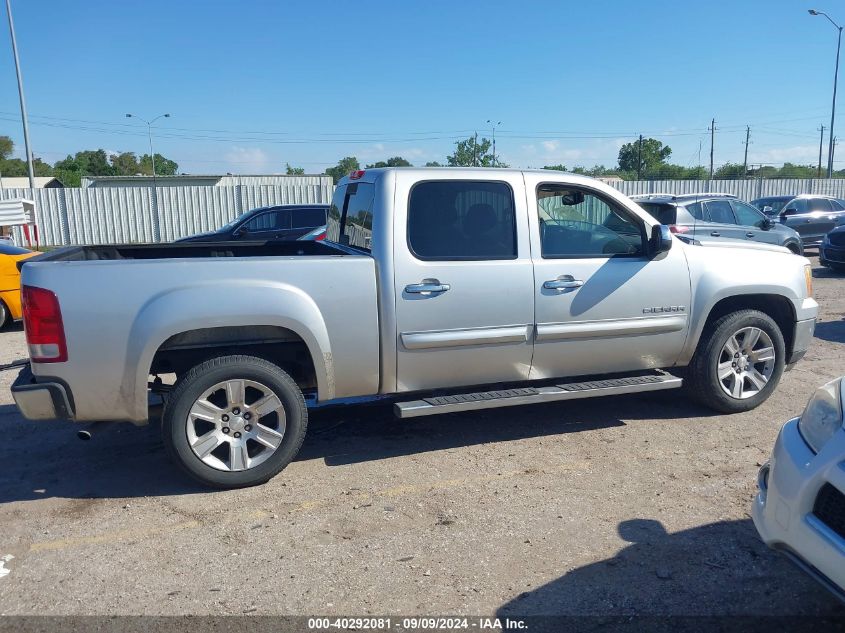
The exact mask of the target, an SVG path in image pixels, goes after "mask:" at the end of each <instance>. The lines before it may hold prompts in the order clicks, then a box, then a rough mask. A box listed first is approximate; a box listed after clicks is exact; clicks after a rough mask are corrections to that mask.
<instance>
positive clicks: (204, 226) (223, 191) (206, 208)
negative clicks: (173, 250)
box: [157, 187, 242, 242]
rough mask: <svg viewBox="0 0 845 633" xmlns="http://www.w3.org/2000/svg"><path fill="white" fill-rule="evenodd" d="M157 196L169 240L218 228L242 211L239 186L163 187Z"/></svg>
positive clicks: (163, 232)
mask: <svg viewBox="0 0 845 633" xmlns="http://www.w3.org/2000/svg"><path fill="white" fill-rule="evenodd" d="M157 199H158V217H159V228H160V231H161V239H162V241H165V242H170V241H173V240H175V239H179V238H180V237H187V236H188V235H193V234H195V233H204V232H206V231H212V230H214V229H218V228H220V227H221V226H223V225H224V224H226V223H227V222H230V221H231V220H234V219H235V218H236V217H238V215H240V214H241V213H242V208H241V205H240V196H239V195H238V187H159V188H158V189H157Z"/></svg>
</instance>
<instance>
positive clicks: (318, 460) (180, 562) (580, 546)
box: [0, 259, 845, 616]
mask: <svg viewBox="0 0 845 633" xmlns="http://www.w3.org/2000/svg"><path fill="white" fill-rule="evenodd" d="M814 263H815V265H816V269H815V276H816V280H815V283H816V297H817V299H818V301H819V302H820V304H821V306H822V313H821V322H820V323H819V325H818V328H817V330H816V339H815V341H814V343H813V346H812V348H811V349H810V351H809V353H808V354H807V356H806V358H805V360H804V361H803V362H802V363H800V364H799V365H798V367H797V368H796V369H795V370H793V371H792V372H789V373H787V374H785V376H784V379H783V381H782V383H781V386H780V388H779V390H778V391H777V392H776V394H775V395H774V396H773V397H772V398H770V399H769V401H768V402H766V403H765V404H764V405H763V406H762V407H760V408H759V409H757V410H755V411H752V412H750V413H746V414H741V415H734V416H720V415H714V414H712V413H710V412H709V411H707V410H705V409H701V408H698V407H697V406H694V405H692V404H689V403H687V402H686V401H685V400H684V399H683V398H682V397H681V395H680V393H679V392H665V393H661V394H656V395H655V394H644V395H643V396H623V397H617V398H606V399H600V400H585V401H578V402H575V403H570V404H556V405H548V406H546V405H542V406H532V407H522V408H514V409H502V410H497V411H483V412H476V413H466V414H451V415H443V416H437V417H431V418H420V419H418V420H411V421H405V422H401V421H398V420H396V419H394V418H393V416H392V414H391V412H390V407H389V406H387V405H384V404H379V405H371V406H361V407H349V408H335V409H322V410H319V411H314V412H313V414H312V427H311V432H310V434H309V437H308V438H307V439H306V442H305V446H304V447H303V450H302V453H301V455H300V457H299V459H298V461H296V462H295V463H293V464H292V465H291V466H290V467H288V469H287V470H286V471H284V472H283V473H282V474H281V475H280V476H278V477H276V478H275V479H274V480H273V481H271V482H270V483H269V484H267V485H265V486H262V487H258V488H253V489H249V490H241V491H234V492H208V491H206V490H204V489H200V488H197V487H195V486H194V485H192V484H191V483H190V482H189V481H187V480H186V479H185V477H183V476H182V475H181V473H180V472H178V471H177V470H176V469H175V468H174V467H173V466H171V464H170V463H169V462H168V461H167V459H166V458H165V455H164V450H163V448H162V445H161V442H160V439H159V435H158V429H157V428H153V427H148V428H140V429H138V428H133V427H130V426H119V425H116V426H112V427H110V428H108V429H106V430H104V431H102V432H101V433H100V434H98V435H95V436H94V439H93V440H91V441H90V442H87V443H85V442H80V441H78V440H77V439H76V438H75V435H74V430H75V427H74V425H73V424H70V423H42V424H37V423H29V422H26V421H24V420H23V419H22V418H21V417H20V416H19V415H18V413H17V410H16V408H15V406H14V404H13V402H12V399H11V395H10V393H9V389H8V386H9V384H10V383H11V381H12V380H13V378H14V374H13V372H3V373H0V424H2V430H3V432H4V436H5V437H6V438H7V441H6V442H4V443H3V444H2V448H0V459H2V469H0V525H2V526H3V539H2V542H0V559H2V558H3V557H4V556H7V557H8V556H9V555H11V556H13V557H14V558H11V559H8V561H7V562H6V563H5V569H8V570H9V573H8V574H7V575H5V576H0V613H4V614H214V615H220V614H241V613H257V614H301V615H315V614H337V615H365V614H405V615H410V614H433V615H438V614H467V615H470V614H473V615H492V614H495V613H498V614H500V615H528V614H608V615H610V614H712V615H716V614H778V615H781V614H783V615H787V614H793V615H807V614H817V615H831V616H832V615H845V607H843V606H842V605H840V604H839V603H838V602H836V601H835V599H834V598H832V597H831V596H830V595H828V593H826V592H825V590H823V589H822V588H820V587H819V586H817V585H816V584H815V583H814V582H813V581H812V580H809V579H808V578H806V577H805V576H804V575H803V574H802V573H800V572H798V571H797V570H796V569H795V568H793V566H792V565H791V564H790V563H788V562H787V561H786V560H785V559H783V558H781V557H780V556H779V555H778V554H775V553H773V552H771V551H769V550H768V549H767V548H765V547H764V546H763V545H762V544H761V543H760V541H759V540H758V538H757V535H756V532H755V530H754V527H753V525H752V522H751V519H750V517H749V511H750V504H751V500H752V497H753V494H754V492H755V478H756V473H757V469H758V466H759V465H760V464H761V463H762V462H763V461H765V460H766V459H767V457H768V455H769V452H770V450H771V448H772V445H773V442H774V439H775V436H776V433H777V431H778V429H779V427H780V426H781V424H782V423H783V422H784V421H786V420H787V419H788V418H789V417H791V416H794V415H796V414H798V413H799V412H800V411H801V409H802V408H803V407H804V404H805V403H806V401H807V399H808V397H809V396H810V394H811V393H812V391H813V390H814V389H815V388H816V387H817V386H819V385H821V384H822V383H824V382H825V381H827V380H829V379H832V378H835V377H836V376H839V375H841V374H845V353H843V350H845V320H843V312H845V292H843V290H845V279H844V278H842V277H837V276H835V275H834V274H832V273H830V272H829V271H827V270H825V269H822V268H819V267H818V264H817V261H816V260H815V259H814ZM23 356H24V341H23V332H22V331H21V329H20V328H19V327H17V328H13V329H12V330H7V331H4V332H3V333H0V363H3V362H9V361H11V360H14V359H17V358H21V357H23ZM2 573H3V572H2V571H0V574H2Z"/></svg>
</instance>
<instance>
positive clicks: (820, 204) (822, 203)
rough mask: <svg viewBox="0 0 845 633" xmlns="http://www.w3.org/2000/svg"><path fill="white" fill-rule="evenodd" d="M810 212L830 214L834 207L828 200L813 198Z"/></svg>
mask: <svg viewBox="0 0 845 633" xmlns="http://www.w3.org/2000/svg"><path fill="white" fill-rule="evenodd" d="M810 211H811V212H812V211H822V212H825V213H828V212H830V211H833V206H832V205H831V204H830V200H828V199H827V198H813V199H811V200H810Z"/></svg>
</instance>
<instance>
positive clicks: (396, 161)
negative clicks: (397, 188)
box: [367, 156, 413, 169]
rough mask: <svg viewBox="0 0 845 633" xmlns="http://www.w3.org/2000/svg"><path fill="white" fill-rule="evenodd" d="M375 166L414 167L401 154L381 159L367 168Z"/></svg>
mask: <svg viewBox="0 0 845 633" xmlns="http://www.w3.org/2000/svg"><path fill="white" fill-rule="evenodd" d="M375 167H413V165H411V163H409V162H408V161H407V160H405V159H404V158H402V157H401V156H394V157H393V158H388V159H387V160H386V161H384V160H380V161H378V162H377V163H373V164H372V165H367V169H370V168H375Z"/></svg>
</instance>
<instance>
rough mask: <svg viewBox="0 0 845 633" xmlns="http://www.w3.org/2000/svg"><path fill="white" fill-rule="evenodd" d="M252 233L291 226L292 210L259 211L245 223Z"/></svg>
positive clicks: (245, 226)
mask: <svg viewBox="0 0 845 633" xmlns="http://www.w3.org/2000/svg"><path fill="white" fill-rule="evenodd" d="M244 228H245V229H246V230H247V231H249V232H250V233H266V232H268V231H278V230H283V229H289V228H290V211H268V212H266V213H259V214H257V215H256V216H255V217H253V218H252V219H251V220H248V221H247V222H246V224H244Z"/></svg>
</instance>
